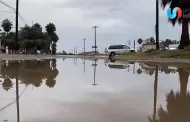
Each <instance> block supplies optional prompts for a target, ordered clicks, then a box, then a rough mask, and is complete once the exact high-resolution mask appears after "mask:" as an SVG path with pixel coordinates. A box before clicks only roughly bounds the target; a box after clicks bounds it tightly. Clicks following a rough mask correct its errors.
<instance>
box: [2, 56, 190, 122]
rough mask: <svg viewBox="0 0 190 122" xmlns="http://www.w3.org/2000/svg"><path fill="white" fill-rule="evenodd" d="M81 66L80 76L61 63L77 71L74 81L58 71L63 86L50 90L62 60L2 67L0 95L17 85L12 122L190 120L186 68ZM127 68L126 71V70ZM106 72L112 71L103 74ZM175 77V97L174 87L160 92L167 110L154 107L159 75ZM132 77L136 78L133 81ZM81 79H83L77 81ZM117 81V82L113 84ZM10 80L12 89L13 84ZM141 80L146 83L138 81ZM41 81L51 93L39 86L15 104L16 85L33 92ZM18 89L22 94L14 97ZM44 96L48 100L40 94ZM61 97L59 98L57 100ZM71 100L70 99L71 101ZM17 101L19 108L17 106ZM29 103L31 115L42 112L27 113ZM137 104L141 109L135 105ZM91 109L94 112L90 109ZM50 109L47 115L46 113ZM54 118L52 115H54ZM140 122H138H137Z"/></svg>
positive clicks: (110, 64) (85, 62)
mask: <svg viewBox="0 0 190 122" xmlns="http://www.w3.org/2000/svg"><path fill="white" fill-rule="evenodd" d="M82 61H83V63H82V64H80V63H79V64H78V65H81V67H82V68H84V69H83V71H82V70H77V68H78V67H80V66H78V67H76V66H75V65H73V63H72V59H71V62H70V61H65V63H66V64H64V65H62V66H68V64H69V63H70V64H71V65H72V66H71V65H69V66H68V67H67V68H69V67H70V68H71V70H70V71H73V72H74V70H76V74H75V77H77V78H76V79H75V77H74V78H70V77H71V76H73V74H72V73H73V72H72V73H68V74H67V72H66V71H65V72H64V71H62V70H61V69H62V68H61V69H59V70H60V74H61V73H63V74H64V76H63V77H62V75H59V76H60V77H58V78H57V80H59V78H61V80H64V82H58V83H57V87H56V88H55V87H54V86H55V84H56V80H55V79H56V77H57V76H58V74H59V71H58V69H57V67H59V66H60V62H62V61H60V62H59V60H58V61H57V60H55V59H53V60H44V61H9V62H8V65H6V63H5V61H4V62H3V63H2V64H1V73H0V74H1V78H3V80H2V87H3V89H4V90H5V91H9V90H11V89H12V90H13V88H15V87H14V86H16V100H15V103H16V108H14V112H15V111H16V112H17V122H19V121H21V120H22V117H23V116H24V117H27V116H29V117H30V118H35V117H36V118H35V119H36V121H37V120H44V121H45V119H44V118H46V117H47V119H51V117H52V118H53V117H54V118H53V119H55V118H58V120H59V121H66V120H68V121H70V122H74V121H75V120H77V119H78V120H80V121H83V120H84V122H87V121H91V122H95V121H104V120H105V121H104V122H108V121H109V122H113V121H118V122H126V121H136V120H141V117H142V116H143V117H142V118H145V121H149V122H177V121H185V122H186V121H189V120H190V117H189V112H190V93H189V92H188V90H187V85H188V78H189V70H188V69H187V68H183V67H178V66H176V67H175V66H169V65H166V64H153V63H140V65H139V64H138V63H131V62H128V63H127V62H125V63H122V62H120V63H118V62H107V63H105V64H106V67H107V68H106V67H105V66H104V65H105V64H104V62H103V61H102V60H100V61H98V60H97V59H91V60H87V59H82ZM101 61H102V62H101ZM116 65H119V66H116ZM121 65H122V66H121ZM86 68H87V70H88V68H89V71H92V72H86V73H85V74H84V73H83V72H85V70H86ZM129 68H130V70H128V69H129ZM109 69H111V70H110V71H108V70H109ZM114 69H117V70H114ZM78 71H80V72H78ZM128 71H129V73H128ZM136 72H137V73H136ZM80 73H81V74H80ZM97 73H98V75H97ZM105 73H107V74H106V75H109V77H105ZM135 73H136V74H135ZM143 73H144V75H143ZM174 73H176V74H175V75H179V76H178V77H177V78H179V83H180V84H179V86H180V90H179V92H175V91H174V90H173V86H171V87H172V88H171V91H170V88H169V91H167V92H165V93H167V94H166V105H167V106H166V108H165V107H164V106H165V104H163V103H162V104H161V105H159V106H160V107H157V105H158V104H160V102H159V98H160V96H159V95H160V92H159V90H160V89H159V88H161V87H163V86H161V85H160V82H162V78H163V77H162V76H164V78H166V77H170V76H169V75H165V74H171V75H174ZM140 74H141V75H140ZM145 74H148V75H145ZM69 75H70V76H69ZM80 75H81V76H82V77H84V76H85V78H86V79H85V80H86V81H84V79H83V78H81V77H80ZM126 75H127V76H126ZM88 76H90V77H88ZM131 77H133V78H136V79H132V78H131ZM138 77H140V79H138ZM147 77H148V78H152V79H151V82H149V83H150V84H148V86H147V87H146V85H147V84H146V83H147V79H146V78H147ZM80 78H81V79H82V80H80ZM88 78H89V79H88ZM92 78H93V81H91V82H93V83H89V82H88V81H89V80H91V79H92ZM101 78H102V79H101ZM114 78H115V79H114ZM119 78H120V80H117V79H119ZM142 78H144V79H142ZM15 79H16V85H15V82H14V81H15ZM100 79H101V80H100ZM143 80H144V81H145V82H143ZM71 81H72V82H71ZM78 81H80V82H78ZM121 81H122V82H121ZM159 81H160V82H159ZM43 82H44V83H45V85H46V86H48V87H50V88H54V89H53V90H52V89H51V90H50V89H49V88H48V90H47V89H44V88H43V87H40V89H36V92H34V91H32V92H28V94H29V93H30V94H31V96H30V94H29V95H26V96H25V98H24V97H23V99H22V100H20V101H19V98H20V96H21V94H22V93H21V92H22V89H21V88H22V86H23V85H20V84H25V86H28V85H33V86H35V87H39V86H41V84H42V83H43ZM97 82H98V84H101V86H99V87H97V88H94V87H93V86H97ZM142 82H143V83H142ZM59 83H60V84H59ZM172 83H173V82H172ZM76 84H77V85H76ZM89 84H90V86H91V84H92V85H93V86H91V87H89ZM144 84H146V85H144ZM164 85H165V84H164ZM19 86H20V91H21V92H19ZM138 86H140V87H138ZM133 87H134V88H133ZM143 87H144V89H145V91H146V90H147V89H149V88H150V89H151V91H147V92H145V93H146V94H150V95H151V96H146V95H145V93H143V92H142V91H143V90H144V89H140V88H143ZM79 88H81V89H79ZM141 90H142V91H141ZM97 91H98V92H97ZM136 91H138V92H136ZM141 92H142V94H141ZM150 92H151V93H150ZM6 93H9V92H6ZM40 93H42V94H41V95H42V96H40V95H39V96H38V97H37V99H35V98H36V96H37V95H36V94H40ZM48 93H49V95H47V96H46V95H44V94H48ZM165 93H164V96H165ZM7 95H8V94H7ZM135 95H136V96H135ZM14 96H15V94H14ZM62 96H64V97H63V98H61V97H62ZM72 96H73V99H71V97H72ZM29 97H31V98H30V99H34V101H32V102H30V99H29ZM79 97H80V99H79ZM140 97H141V98H140ZM26 99H29V100H28V101H27V100H26ZM70 99H71V100H70ZM136 99H137V100H136ZM145 99H146V100H145ZM25 100H26V101H25ZM141 100H142V101H141ZM143 100H145V101H143ZM138 101H140V102H138ZM149 101H151V102H150V104H149V103H148V105H147V106H146V102H149ZM19 102H21V103H20V104H19ZM27 102H28V103H27ZM31 103H32V104H33V105H36V106H37V107H36V106H35V107H36V108H35V109H36V111H38V110H39V111H40V110H41V109H42V108H43V109H45V110H44V111H41V112H42V113H40V112H39V114H40V116H37V115H35V114H30V111H32V107H33V106H32V107H30V105H31ZM139 103H140V104H142V105H139ZM19 105H20V106H19ZM93 105H94V106H95V107H93ZM26 106H28V108H27V109H28V110H29V111H24V110H25V109H24V107H26ZM40 106H42V108H38V107H40ZM142 106H143V107H142ZM144 106H145V107H144ZM150 106H151V107H150ZM47 107H48V108H47ZM146 107H147V108H148V109H147V108H146ZM149 108H150V109H149ZM20 109H21V111H22V110H23V111H24V112H22V113H21V114H22V115H20ZM49 109H50V110H51V111H48V110H49ZM142 109H143V110H142ZM147 111H148V112H147ZM4 112H6V111H4ZM25 112H26V113H28V115H27V114H25ZM141 112H142V113H141ZM43 113H45V114H43ZM53 113H56V115H55V114H53ZM58 113H61V114H58ZM57 114H58V115H57ZM50 115H51V116H50ZM93 115H96V116H98V119H97V118H96V117H94V116H93ZM101 115H102V116H101ZM149 115H150V116H149ZM20 116H21V120H20ZM49 116H50V117H49ZM148 116H149V117H148ZM24 117H23V118H24ZM48 117H49V118H48ZM30 118H29V119H30ZM39 118H40V119H39ZM41 118H43V119H41ZM107 118H108V119H107ZM138 118H140V119H138ZM51 121H52V120H51ZM145 121H144V120H142V122H145Z"/></svg>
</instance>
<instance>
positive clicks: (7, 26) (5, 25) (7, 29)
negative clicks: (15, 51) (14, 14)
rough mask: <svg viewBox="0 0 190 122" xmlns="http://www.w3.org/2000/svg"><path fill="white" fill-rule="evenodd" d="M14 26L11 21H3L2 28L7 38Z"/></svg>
mask: <svg viewBox="0 0 190 122" xmlns="http://www.w3.org/2000/svg"><path fill="white" fill-rule="evenodd" d="M12 26H13V24H12V22H11V21H10V20H8V19H5V20H3V21H2V24H1V27H2V28H3V30H4V31H5V32H6V33H7V36H8V33H9V32H10V30H11V29H12Z"/></svg>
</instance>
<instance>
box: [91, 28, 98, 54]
mask: <svg viewBox="0 0 190 122" xmlns="http://www.w3.org/2000/svg"><path fill="white" fill-rule="evenodd" d="M92 28H94V30H95V42H94V46H92V48H94V53H95V55H96V53H97V50H96V49H97V46H96V29H97V28H98V26H96V25H95V26H93V27H92Z"/></svg>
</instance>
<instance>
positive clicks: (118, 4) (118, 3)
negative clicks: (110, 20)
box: [109, 0, 127, 12]
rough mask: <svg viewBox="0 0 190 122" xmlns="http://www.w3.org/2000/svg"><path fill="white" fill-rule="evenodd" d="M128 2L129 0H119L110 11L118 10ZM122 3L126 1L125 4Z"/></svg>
mask: <svg viewBox="0 0 190 122" xmlns="http://www.w3.org/2000/svg"><path fill="white" fill-rule="evenodd" d="M126 2H127V0H117V1H116V2H115V4H114V5H113V6H112V7H111V9H109V12H111V11H114V10H115V11H116V10H119V8H118V7H119V6H120V5H121V6H120V7H121V8H122V7H123V5H124V4H125V3H126ZM121 3H124V4H121Z"/></svg>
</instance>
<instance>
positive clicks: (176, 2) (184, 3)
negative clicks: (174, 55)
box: [161, 0, 190, 49]
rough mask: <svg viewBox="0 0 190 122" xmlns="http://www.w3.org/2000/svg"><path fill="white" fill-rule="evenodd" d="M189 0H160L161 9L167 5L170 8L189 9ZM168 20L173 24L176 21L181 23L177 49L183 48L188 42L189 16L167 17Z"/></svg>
mask: <svg viewBox="0 0 190 122" xmlns="http://www.w3.org/2000/svg"><path fill="white" fill-rule="evenodd" d="M189 3H190V2H189V0H161V5H162V7H163V9H164V8H165V7H166V6H167V5H169V7H170V8H172V9H173V8H175V7H180V8H181V9H185V8H186V9H189V7H190V4H189ZM169 21H170V22H171V23H172V24H173V25H175V24H176V23H177V22H178V23H180V24H182V33H181V41H180V44H179V47H178V48H179V49H184V48H185V47H186V46H188V45H189V44H190V41H189V27H188V24H189V18H180V19H178V18H174V19H169Z"/></svg>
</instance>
